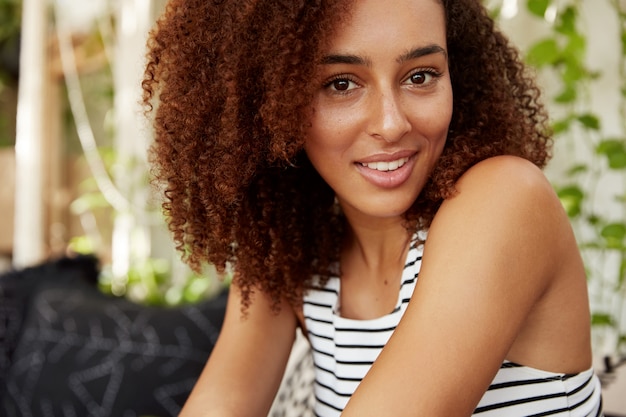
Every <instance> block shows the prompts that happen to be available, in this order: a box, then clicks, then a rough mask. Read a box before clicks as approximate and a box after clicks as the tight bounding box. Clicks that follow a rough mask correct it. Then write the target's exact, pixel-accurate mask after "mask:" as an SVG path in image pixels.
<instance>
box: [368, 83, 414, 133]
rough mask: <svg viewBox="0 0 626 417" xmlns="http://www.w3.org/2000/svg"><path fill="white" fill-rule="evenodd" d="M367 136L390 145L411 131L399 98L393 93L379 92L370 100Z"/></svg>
mask: <svg viewBox="0 0 626 417" xmlns="http://www.w3.org/2000/svg"><path fill="white" fill-rule="evenodd" d="M369 105H370V107H371V109H370V112H369V121H368V132H367V133H368V134H369V135H370V136H372V137H375V138H377V139H383V140H385V141H386V142H389V143H392V142H397V141H398V140H400V139H402V137H403V136H404V135H405V134H407V133H408V132H409V131H410V130H411V123H410V121H409V119H408V117H407V113H406V109H405V108H404V105H403V103H402V100H401V97H399V96H398V94H397V93H394V92H381V93H380V94H378V95H374V97H372V98H371V100H370V104H369Z"/></svg>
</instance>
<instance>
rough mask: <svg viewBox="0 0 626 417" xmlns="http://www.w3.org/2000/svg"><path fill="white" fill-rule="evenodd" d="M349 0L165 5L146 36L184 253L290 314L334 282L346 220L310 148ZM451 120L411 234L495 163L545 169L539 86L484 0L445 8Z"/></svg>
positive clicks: (168, 195) (161, 157)
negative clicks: (324, 57)
mask: <svg viewBox="0 0 626 417" xmlns="http://www.w3.org/2000/svg"><path fill="white" fill-rule="evenodd" d="M350 3H351V2H348V1H345V0H330V1H329V0H246V1H243V0H237V1H233V0H170V2H169V3H168V5H167V7H166V10H165V13H164V14H163V16H162V17H161V18H160V19H159V20H158V22H157V25H156V26H155V29H154V30H153V31H152V32H151V34H150V38H149V42H148V48H149V49H148V64H147V67H146V70H145V78H144V81H143V89H144V103H145V104H146V106H148V108H149V109H150V110H154V113H155V114H154V126H155V135H156V137H155V143H154V145H153V148H152V158H153V166H154V174H155V178H156V180H157V181H158V183H160V184H162V185H163V187H164V194H165V202H164V203H163V208H164V211H165V214H166V216H167V219H168V222H169V228H170V230H171V231H172V233H173V237H174V240H175V242H176V244H177V248H178V249H179V250H180V251H181V252H182V253H183V255H184V258H185V259H186V261H187V262H188V263H189V264H190V265H191V266H192V267H193V268H195V269H200V267H201V265H202V264H204V263H206V262H208V263H211V264H214V265H215V266H216V267H217V268H218V270H220V271H224V270H225V269H226V268H227V266H233V267H234V277H233V280H234V281H235V282H236V283H237V285H238V286H239V287H240V288H241V289H242V294H243V299H244V308H245V307H246V306H247V305H249V302H250V296H251V294H252V293H253V292H254V291H255V290H259V291H261V292H263V293H265V294H267V295H268V296H269V297H270V298H271V300H272V301H273V303H274V306H278V304H279V303H280V302H281V300H287V301H288V302H289V303H291V304H292V305H294V306H297V305H299V303H300V302H301V301H302V294H303V292H304V291H305V289H306V287H307V285H309V283H310V280H311V277H312V276H313V275H319V276H320V277H321V278H322V279H325V278H327V277H329V276H330V275H333V274H336V273H337V272H338V271H337V270H336V268H335V266H336V265H337V261H338V259H339V251H340V244H341V241H342V238H341V236H342V234H343V231H344V230H345V222H344V219H343V218H342V215H341V212H340V211H339V210H337V208H336V207H335V205H334V193H333V191H332V189H330V187H329V186H328V185H327V184H326V183H325V182H324V181H323V180H322V179H321V177H320V176H319V175H318V174H317V172H316V171H315V169H314V168H313V167H312V165H311V164H310V162H309V161H308V159H307V157H306V155H305V153H304V150H303V147H304V140H305V132H306V129H307V127H308V117H309V114H310V113H309V111H310V109H309V108H310V103H311V100H312V97H313V94H314V92H315V91H316V90H317V89H319V84H320V83H319V80H318V79H317V78H316V77H317V74H316V67H317V65H316V63H317V62H320V60H321V53H322V52H323V50H324V47H325V45H327V44H328V42H329V39H330V37H331V36H332V34H333V31H334V30H335V29H336V28H337V27H338V26H339V25H340V24H341V23H342V22H345V20H346V19H347V18H349V14H350V7H351V4H350ZM441 3H442V4H443V6H444V8H445V12H446V21H447V42H448V56H449V68H450V75H451V79H452V89H453V92H454V104H453V117H452V121H451V124H450V131H449V135H448V139H447V142H446V146H445V149H444V151H443V153H442V155H441V157H440V159H439V162H438V164H437V166H436V168H435V169H434V171H433V173H432V175H431V178H430V179H429V181H428V183H427V185H426V186H425V188H424V189H423V190H422V192H421V194H420V196H419V197H418V199H417V200H416V202H415V203H414V204H413V206H412V207H411V209H410V210H409V211H408V212H407V213H406V215H405V217H406V220H407V227H408V228H412V229H413V230H415V228H418V227H423V228H425V227H428V226H429V225H430V222H431V221H432V219H433V217H434V215H435V213H436V212H437V210H438V208H439V206H440V205H441V203H442V201H443V200H444V199H445V198H448V197H450V196H451V195H452V194H453V193H454V184H455V182H456V181H457V179H458V178H459V177H460V176H461V175H462V174H463V173H464V172H465V171H466V170H467V169H468V168H469V167H471V166H472V165H474V164H476V163H477V162H479V161H481V160H483V159H486V158H489V157H491V156H495V155H503V154H509V155H517V156H520V157H523V158H526V159H528V160H530V161H532V162H533V163H535V164H536V165H538V166H540V167H543V166H544V165H545V163H546V162H547V160H548V158H549V149H550V145H551V139H550V132H549V129H548V127H547V116H546V114H545V111H544V109H543V107H542V105H541V103H540V102H539V90H538V88H537V87H536V85H535V84H534V81H533V79H532V77H531V76H530V75H529V74H528V73H527V70H526V68H525V66H524V65H523V64H522V62H521V59H520V57H519V54H518V52H517V50H516V49H515V48H513V47H512V46H511V45H510V44H509V42H508V40H507V39H506V38H505V36H503V35H502V34H501V33H500V32H499V31H498V30H497V29H495V28H494V23H493V21H492V19H491V18H490V17H489V16H488V14H487V12H486V11H485V9H484V7H483V6H482V5H481V3H480V1H479V0H441Z"/></svg>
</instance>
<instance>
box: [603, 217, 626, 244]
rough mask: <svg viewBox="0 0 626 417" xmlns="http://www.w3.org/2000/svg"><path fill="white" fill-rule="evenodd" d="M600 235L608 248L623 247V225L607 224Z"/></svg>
mask: <svg viewBox="0 0 626 417" xmlns="http://www.w3.org/2000/svg"><path fill="white" fill-rule="evenodd" d="M600 235H602V237H603V238H604V239H605V240H606V244H607V246H608V247H609V248H612V249H621V248H623V247H624V238H625V237H626V225H624V224H623V223H611V224H608V225H606V226H604V227H603V228H602V231H601V232H600Z"/></svg>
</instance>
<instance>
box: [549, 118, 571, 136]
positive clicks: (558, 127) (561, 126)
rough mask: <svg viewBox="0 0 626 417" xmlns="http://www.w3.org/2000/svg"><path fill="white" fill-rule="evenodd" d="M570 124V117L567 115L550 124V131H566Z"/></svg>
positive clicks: (556, 132) (555, 132)
mask: <svg viewBox="0 0 626 417" xmlns="http://www.w3.org/2000/svg"><path fill="white" fill-rule="evenodd" d="M571 124H572V119H571V118H569V117H568V118H565V119H561V120H557V121H556V122H554V123H553V124H552V131H553V132H554V134H555V135H557V134H559V133H562V132H566V131H568V130H569V128H570V126H571Z"/></svg>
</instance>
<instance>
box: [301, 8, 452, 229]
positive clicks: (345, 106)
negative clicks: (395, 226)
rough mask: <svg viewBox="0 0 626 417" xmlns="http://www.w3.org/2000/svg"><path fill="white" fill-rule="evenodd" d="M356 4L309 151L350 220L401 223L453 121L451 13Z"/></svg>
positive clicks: (333, 51)
mask: <svg viewBox="0 0 626 417" xmlns="http://www.w3.org/2000/svg"><path fill="white" fill-rule="evenodd" d="M354 4H355V5H354V10H353V13H352V15H351V18H350V20H349V21H348V24H347V25H343V26H341V27H339V29H338V31H337V32H336V35H335V36H334V38H333V39H331V42H330V47H329V49H328V50H327V51H325V54H324V55H325V58H324V59H323V61H322V63H321V64H320V68H319V69H318V70H319V71H320V72H321V76H322V80H323V83H322V85H321V86H320V88H319V90H318V91H317V93H316V95H315V98H314V100H313V109H314V113H313V116H312V119H311V127H310V129H309V131H308V135H307V139H306V143H305V149H306V152H307V155H308V157H309V159H310V160H311V162H312V163H313V166H314V167H315V168H316V170H317V171H318V172H319V174H320V175H321V176H322V177H323V178H324V180H325V181H326V182H327V183H328V184H329V185H330V187H332V189H333V190H334V191H335V193H336V196H337V198H338V200H339V203H340V204H341V206H342V208H343V210H344V212H345V214H346V215H347V216H348V218H350V216H352V215H358V216H363V215H364V216H365V218H366V219H367V218H370V217H373V218H388V217H395V216H401V215H402V214H403V213H404V212H405V211H406V210H407V209H408V208H409V207H410V206H411V205H412V204H413V202H414V201H415V199H416V198H417V196H418V194H419V193H420V191H421V190H422V188H423V186H424V184H425V182H426V180H427V177H428V175H429V174H430V172H431V170H432V168H433V166H434V165H435V163H436V161H437V159H438V158H439V155H440V154H441V152H442V149H443V146H444V143H445V141H446V135H447V131H448V125H449V123H450V118H451V115H452V88H451V85H450V76H449V74H448V61H447V50H446V30H445V17H444V10H443V6H442V5H441V4H440V2H439V1H437V0H394V1H384V2H383V1H380V0H359V1H356V2H354Z"/></svg>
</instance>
